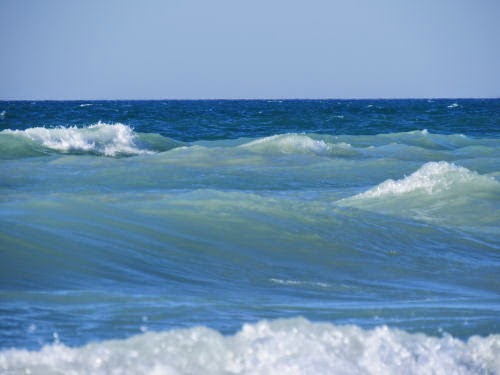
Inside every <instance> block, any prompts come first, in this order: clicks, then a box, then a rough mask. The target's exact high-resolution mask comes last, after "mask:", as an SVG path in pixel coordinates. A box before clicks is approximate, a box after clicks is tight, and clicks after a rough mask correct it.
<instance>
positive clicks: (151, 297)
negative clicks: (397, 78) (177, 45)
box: [0, 100, 500, 374]
mask: <svg viewBox="0 0 500 375" xmlns="http://www.w3.org/2000/svg"><path fill="white" fill-rule="evenodd" d="M0 129H2V130H0V159H1V160H0V189H1V195H0V215H1V218H0V224H1V226H0V317H1V319H0V347H1V348H2V351H0V371H2V372H5V373H25V371H26V370H29V371H31V373H40V374H47V373H57V371H59V372H62V373H71V372H72V371H73V372H74V373H82V374H83V373H103V374H104V373H112V371H115V372H116V373H127V371H128V372H130V371H131V372H133V373H152V374H156V373H168V374H170V373H172V374H173V373H175V374H177V373H181V374H183V373H187V374H196V373H207V374H222V373H236V374H238V373H277V374H278V373H280V374H282V373H310V374H317V373H360V374H362V373H429V372H430V373H432V372H435V373H440V372H443V373H444V372H447V371H452V372H453V371H455V372H456V373H460V374H461V373H499V372H500V362H499V360H498V358H500V299H499V296H500V281H499V280H500V279H499V275H500V272H499V271H500V267H499V266H500V241H499V238H500V237H499V232H500V230H499V223H500V220H499V219H500V214H499V206H500V204H499V202H500V182H499V178H500V162H499V160H500V158H499V157H500V140H499V135H500V101H499V100H402V101H385V100H378V101H375V100H374V101H336V100H331V101H194V102H189V101H188V102H183V101H165V102H161V101H156V102H0ZM27 350H29V351H27ZM120 371H121V372H120Z"/></svg>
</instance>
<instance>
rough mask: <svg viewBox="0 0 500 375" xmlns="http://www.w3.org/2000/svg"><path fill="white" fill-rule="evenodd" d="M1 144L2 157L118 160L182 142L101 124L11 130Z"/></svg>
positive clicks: (1, 137)
mask: <svg viewBox="0 0 500 375" xmlns="http://www.w3.org/2000/svg"><path fill="white" fill-rule="evenodd" d="M6 137H7V138H6ZM0 144H2V145H5V148H3V152H2V157H8V156H15V157H18V156H33V155H40V154H47V153H50V152H51V151H52V152H54V151H55V152H60V153H79V154H82V153H83V154H93V155H104V156H112V157H116V156H130V155H141V154H151V153H154V152H157V151H165V150H168V149H171V148H174V147H177V146H178V145H180V144H181V143H180V142H176V141H173V140H171V139H169V138H165V137H161V136H160V135H158V134H151V135H147V134H139V133H135V132H134V131H133V130H132V128H130V127H129V126H127V125H124V124H120V123H117V124H106V123H102V122H99V123H97V124H94V125H90V126H88V127H84V128H79V127H76V126H72V127H58V128H45V127H35V128H28V129H26V130H10V129H8V130H4V131H2V132H0Z"/></svg>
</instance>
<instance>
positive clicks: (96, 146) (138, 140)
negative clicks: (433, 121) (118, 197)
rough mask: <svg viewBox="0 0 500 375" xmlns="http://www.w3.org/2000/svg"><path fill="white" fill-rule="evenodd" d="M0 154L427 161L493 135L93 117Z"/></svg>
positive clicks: (10, 139) (485, 145) (492, 150)
mask: <svg viewBox="0 0 500 375" xmlns="http://www.w3.org/2000/svg"><path fill="white" fill-rule="evenodd" d="M0 146H1V155H0V157H1V158H3V159H15V158H22V157H29V156H42V155H47V154H54V153H55V154H91V155H96V156H111V157H120V156H134V155H144V154H155V153H161V152H165V151H169V150H172V149H175V148H178V147H182V146H191V147H195V149H194V150H196V147H198V148H200V147H201V148H208V149H215V150H216V149H219V148H224V149H228V148H229V149H232V150H234V152H235V153H238V152H239V153H241V152H245V151H246V152H252V153H256V154H262V155H268V156H269V155H277V156H279V155H286V154H298V155H313V156H320V157H332V158H375V157H388V156H390V157H395V158H398V159H400V160H407V159H414V160H428V159H429V158H431V159H441V160H449V158H453V156H450V153H455V154H459V155H460V157H467V156H469V155H470V156H472V155H475V156H477V155H481V156H483V157H495V155H498V140H496V139H474V138H470V137H466V136H464V135H460V134H456V135H441V134H431V133H429V132H428V131H427V130H422V131H411V132H404V133H387V134H378V135H370V136H362V135H341V136H333V135H327V134H306V133H284V134H277V135H273V136H269V137H263V138H257V139H251V140H248V139H244V138H241V139H237V140H225V141H224V140H221V141H204V142H200V141H195V142H191V143H189V144H188V143H184V142H180V141H176V140H174V139H172V138H168V137H165V136H162V135H160V134H156V133H137V132H135V131H134V130H133V129H132V128H131V127H129V126H127V125H124V124H121V123H116V124H107V123H102V122H98V123H97V124H94V125H90V126H87V127H76V126H71V127H56V128H45V127H35V128H28V129H25V130H10V129H8V130H3V131H1V132H0Z"/></svg>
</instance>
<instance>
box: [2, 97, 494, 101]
mask: <svg viewBox="0 0 500 375" xmlns="http://www.w3.org/2000/svg"><path fill="white" fill-rule="evenodd" d="M481 99H493V100H494V99H500V96H496V97H494V96H476V97H473V96H471V97H465V96H464V97H459V96H449V97H445V96H443V97H438V96H429V97H345V98H342V97H338V98H335V97H311V98H307V97H305V98H300V97H296V98H293V97H280V98H272V97H270V98H266V97H262V98H114V99H113V98H94V99H89V98H79V99H40V98H27V99H19V98H14V99H4V98H0V102H30V101H37V102H82V101H89V102H98V101H100V102H104V101H262V100H267V101H294V100H304V101H306V100H310V101H315V100H481Z"/></svg>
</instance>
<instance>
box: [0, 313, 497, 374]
mask: <svg viewBox="0 0 500 375" xmlns="http://www.w3.org/2000/svg"><path fill="white" fill-rule="evenodd" d="M56 338H57V336H56ZM0 370H1V371H2V372H3V373H8V374H47V375H48V374H75V375H76V374H152V375H153V374H176V375H177V374H207V375H208V374H214V375H215V374H314V375H317V374H495V373H499V372H500V335H490V336H488V337H478V336H474V337H471V338H469V339H468V340H467V341H466V342H464V341H461V340H458V339H455V338H453V337H451V336H449V335H444V336H443V337H440V338H438V337H431V336H427V335H424V334H409V333H406V332H404V331H400V330H397V329H390V328H388V327H385V326H381V327H377V328H375V329H372V330H364V329H361V328H359V327H357V326H335V325H331V324H328V323H311V322H309V321H307V320H305V319H302V318H297V319H288V320H276V321H271V322H269V321H261V322H259V323H256V324H246V325H244V326H243V328H242V329H241V330H240V331H239V332H238V333H236V334H235V335H233V336H223V335H221V334H220V333H218V332H217V331H214V330H211V329H208V328H205V327H197V328H191V329H178V330H172V331H167V332H162V333H153V332H146V333H144V334H141V335H138V336H135V337H132V338H130V339H126V340H112V341H106V342H102V343H94V344H89V345H87V346H84V347H81V348H70V347H67V346H65V345H63V344H60V343H57V342H56V343H55V344H53V345H49V346H45V347H43V348H42V349H41V350H40V351H31V352H30V351H26V350H20V349H12V350H4V351H2V352H0Z"/></svg>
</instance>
